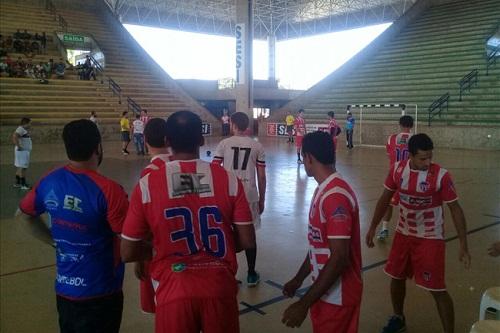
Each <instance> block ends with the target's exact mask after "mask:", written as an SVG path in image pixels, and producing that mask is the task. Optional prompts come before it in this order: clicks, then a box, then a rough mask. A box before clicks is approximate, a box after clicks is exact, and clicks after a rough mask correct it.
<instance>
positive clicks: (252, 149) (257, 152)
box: [213, 135, 266, 202]
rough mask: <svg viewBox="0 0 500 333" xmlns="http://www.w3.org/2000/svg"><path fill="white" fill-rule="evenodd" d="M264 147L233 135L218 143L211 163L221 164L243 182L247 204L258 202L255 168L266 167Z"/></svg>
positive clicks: (245, 137) (246, 137)
mask: <svg viewBox="0 0 500 333" xmlns="http://www.w3.org/2000/svg"><path fill="white" fill-rule="evenodd" d="M265 160H266V155H265V152H264V147H262V144H261V143H260V142H258V141H255V140H254V139H252V138H250V137H248V136H238V135H234V136H232V137H230V138H227V139H224V140H222V141H221V142H219V145H218V146H217V148H216V149H215V156H214V160H213V162H214V163H216V164H219V165H220V164H221V163H222V164H223V165H224V169H226V170H228V171H231V172H233V173H234V174H236V176H238V178H239V179H241V181H242V182H243V187H244V188H245V193H246V195H247V199H248V202H257V201H259V193H258V191H257V184H256V179H255V178H256V177H255V173H256V171H257V169H256V168H264V167H265V166H266V162H265Z"/></svg>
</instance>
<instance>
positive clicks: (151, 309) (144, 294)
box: [139, 261, 156, 313]
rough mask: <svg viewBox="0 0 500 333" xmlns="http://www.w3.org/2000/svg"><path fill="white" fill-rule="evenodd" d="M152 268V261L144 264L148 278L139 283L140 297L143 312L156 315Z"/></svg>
mask: <svg viewBox="0 0 500 333" xmlns="http://www.w3.org/2000/svg"><path fill="white" fill-rule="evenodd" d="M150 266H151V262H150V261H146V262H144V271H145V272H146V276H145V278H144V280H141V281H140V283H139V296H140V298H141V309H142V311H144V312H147V313H155V309H156V303H155V289H154V288H153V282H152V281H151V275H150Z"/></svg>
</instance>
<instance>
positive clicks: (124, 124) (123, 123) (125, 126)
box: [120, 118, 130, 132]
mask: <svg viewBox="0 0 500 333" xmlns="http://www.w3.org/2000/svg"><path fill="white" fill-rule="evenodd" d="M120 127H121V131H122V132H129V131H130V122H129V121H128V119H127V118H122V119H120Z"/></svg>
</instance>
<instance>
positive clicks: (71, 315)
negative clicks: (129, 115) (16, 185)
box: [19, 119, 128, 333]
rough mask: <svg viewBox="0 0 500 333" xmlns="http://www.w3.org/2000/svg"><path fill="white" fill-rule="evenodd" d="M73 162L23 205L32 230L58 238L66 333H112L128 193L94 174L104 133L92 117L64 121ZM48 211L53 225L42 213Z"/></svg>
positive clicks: (119, 303)
mask: <svg viewBox="0 0 500 333" xmlns="http://www.w3.org/2000/svg"><path fill="white" fill-rule="evenodd" d="M63 140H64V145H65V147H66V154H67V155H68V158H69V163H68V164H67V165H66V166H64V167H61V168H57V169H55V170H53V171H51V172H49V173H48V174H47V175H46V176H44V177H43V178H42V179H41V180H40V181H39V182H38V184H36V186H35V187H34V188H33V189H32V190H31V191H30V192H29V193H28V194H27V195H26V196H25V197H24V198H23V199H22V201H21V202H20V204H19V209H20V213H19V214H20V215H22V216H23V217H24V219H25V221H23V222H24V223H26V224H25V225H26V226H27V227H29V228H30V229H31V231H32V232H33V234H34V236H35V237H37V238H39V239H41V240H42V241H44V242H46V243H49V244H51V245H53V244H55V248H56V259H57V275H56V283H55V289H56V296H57V311H58V313H59V326H60V330H61V332H63V333H66V332H67V333H69V332H74V333H87V332H88V333H90V332H92V333H96V332H102V333H104V332H106V333H114V332H118V331H119V329H120V323H121V316H122V310H123V293H122V284H123V274H124V265H123V263H122V262H121V261H120V251H119V248H120V246H119V234H120V233H121V230H122V225H123V221H124V219H125V215H126V212H127V209H128V200H127V194H126V193H125V192H124V190H123V189H122V187H121V186H120V185H119V184H117V183H115V182H114V181H112V180H110V179H108V178H106V177H104V176H102V175H100V174H99V173H98V172H97V169H98V166H99V165H100V163H101V161H102V156H103V153H102V146H101V136H100V134H99V130H98V129H97V126H96V125H95V124H94V123H93V122H91V121H90V120H86V119H81V120H75V121H72V122H70V123H68V124H67V125H66V126H64V130H63ZM43 213H47V214H48V215H49V217H50V221H51V226H50V229H49V228H48V227H47V226H46V225H45V224H44V223H43V222H42V221H41V219H40V215H41V214H43Z"/></svg>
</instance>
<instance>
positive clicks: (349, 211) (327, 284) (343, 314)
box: [282, 132, 363, 333]
mask: <svg viewBox="0 0 500 333" xmlns="http://www.w3.org/2000/svg"><path fill="white" fill-rule="evenodd" d="M302 156H303V157H304V167H305V170H306V172H307V175H308V176H310V177H314V179H315V180H316V181H317V182H318V184H319V185H318V187H317V188H316V191H315V192H314V196H313V199H312V202H311V207H310V210H309V234H308V239H309V251H308V253H307V256H306V258H305V260H304V262H303V263H302V266H301V267H300V269H299V271H298V272H297V274H296V275H295V277H294V278H293V279H292V280H290V281H289V282H288V283H286V284H285V286H284V288H283V294H284V295H285V296H288V297H293V296H294V295H295V292H296V291H297V289H298V288H300V286H301V285H302V283H303V281H304V279H305V278H306V277H307V276H308V275H309V274H311V273H312V278H313V284H312V286H311V288H309V290H308V291H307V292H306V294H305V295H304V296H303V297H302V298H301V299H300V300H299V301H298V302H295V303H293V304H292V305H290V306H289V307H288V308H287V309H286V310H285V312H284V313H283V319H282V322H283V323H284V324H285V325H287V326H289V327H299V326H300V325H301V324H302V322H303V321H304V319H305V317H306V316H307V311H308V310H309V309H310V311H311V320H312V324H313V332H314V333H323V332H324V333H326V332H328V333H330V332H342V333H355V332H358V322H359V310H360V304H361V294H362V289H363V282H362V279H361V244H360V243H361V240H360V225H359V206H358V202H357V199H356V195H355V194H354V191H353V190H352V188H351V186H349V184H348V183H347V182H346V181H345V180H344V179H342V176H341V175H340V174H339V173H338V172H337V171H336V169H335V153H334V151H333V142H332V139H331V137H330V135H329V134H327V133H325V132H314V133H310V134H307V135H306V136H305V137H304V142H303V146H302Z"/></svg>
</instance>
